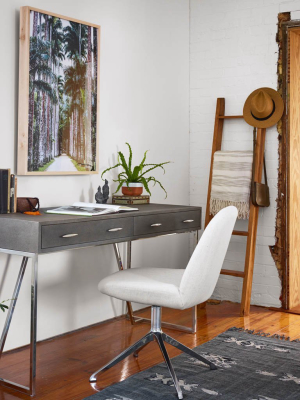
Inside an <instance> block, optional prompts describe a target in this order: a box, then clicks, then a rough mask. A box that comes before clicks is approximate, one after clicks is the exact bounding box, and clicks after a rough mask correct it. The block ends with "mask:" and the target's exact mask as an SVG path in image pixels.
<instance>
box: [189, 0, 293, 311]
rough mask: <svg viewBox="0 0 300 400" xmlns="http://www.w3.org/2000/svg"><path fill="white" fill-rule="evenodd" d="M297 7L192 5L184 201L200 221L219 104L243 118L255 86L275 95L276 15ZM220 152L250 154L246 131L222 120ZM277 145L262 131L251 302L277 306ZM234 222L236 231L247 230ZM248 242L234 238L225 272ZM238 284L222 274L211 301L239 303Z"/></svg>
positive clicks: (266, 1) (231, 1) (236, 1)
mask: <svg viewBox="0 0 300 400" xmlns="http://www.w3.org/2000/svg"><path fill="white" fill-rule="evenodd" d="M298 10H300V1H299V0H298V1H280V0H190V169H191V173H190V188H191V190H190V201H191V204H192V205H200V206H202V207H203V213H204V215H205V208H206V197H207V185H208V175H209V167H210V156H211V145H212V138H213V127H214V117H215V107H216V99H217V97H225V99H226V114H228V115H230V114H242V111H243V105H244V102H245V100H246V98H247V96H248V95H249V94H250V93H251V92H252V91H253V90H255V89H257V88H258V87H262V86H269V87H272V88H274V89H276V88H277V75H276V71H277V51H278V48H277V43H276V40H275V36H276V32H277V16H278V13H279V12H283V11H291V12H292V18H293V15H295V17H298V16H299V12H297V11H298ZM223 137H224V139H223V148H224V149H225V150H226V149H236V150H248V149H252V129H251V127H249V126H248V125H247V124H246V123H245V122H243V121H240V120H237V121H225V125H224V136H223ZM277 149H278V141H277V132H276V128H275V127H274V128H271V129H268V131H267V140H266V163H267V172H268V178H269V186H270V198H271V206H270V207H269V208H267V209H261V210H260V214H259V225H258V237H257V245H256V256H255V267H254V278H253V290H252V297H251V302H252V304H259V305H264V306H276V307H279V306H280V301H279V296H280V291H281V288H280V280H279V278H278V274H277V270H276V267H275V264H274V262H273V259H272V257H271V255H270V251H269V248H268V246H269V245H273V244H274V243H275V238H274V233H275V216H276V196H277V168H278V155H277ZM246 227H247V222H246V221H238V222H237V228H238V229H246ZM245 243H246V239H245V238H241V237H233V238H232V240H231V243H230V246H229V250H228V253H227V256H226V259H225V263H224V268H226V269H236V270H243V268H244V257H245ZM241 290H242V281H241V279H239V278H234V277H228V276H224V275H221V277H220V278H219V281H218V284H217V287H216V289H215V292H214V294H213V298H216V299H222V300H231V301H237V302H239V301H240V299H241Z"/></svg>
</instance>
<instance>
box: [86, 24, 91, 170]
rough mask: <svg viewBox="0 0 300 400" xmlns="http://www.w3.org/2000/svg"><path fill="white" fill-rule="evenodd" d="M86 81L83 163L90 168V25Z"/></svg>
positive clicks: (89, 30)
mask: <svg viewBox="0 0 300 400" xmlns="http://www.w3.org/2000/svg"><path fill="white" fill-rule="evenodd" d="M87 50H88V51H87V70H86V71H87V73H86V75H87V82H86V86H87V87H86V91H87V94H86V103H85V104H86V105H85V108H86V118H85V158H86V159H85V164H86V165H87V168H88V169H89V170H90V169H92V166H93V165H92V35H91V27H90V26H88V49H87Z"/></svg>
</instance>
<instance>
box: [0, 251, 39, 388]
mask: <svg viewBox="0 0 300 400" xmlns="http://www.w3.org/2000/svg"><path fill="white" fill-rule="evenodd" d="M27 262H28V257H23V259H22V263H21V267H20V271H19V275H18V278H17V282H16V285H15V289H14V292H13V295H12V300H11V303H10V307H9V310H8V313H7V317H6V321H5V325H4V328H3V332H2V335H1V339H0V358H1V356H2V354H3V349H4V345H5V341H6V338H7V334H8V331H9V327H10V324H11V320H12V317H13V313H14V310H15V306H16V303H17V300H18V296H19V292H20V288H21V285H22V281H23V277H24V274H25V270H26V266H27ZM37 270H38V256H37V254H35V255H34V256H33V257H32V276H31V330H30V384H29V387H27V386H23V385H20V384H18V383H15V382H11V381H8V380H7V379H3V378H0V385H2V386H6V387H9V388H11V389H15V390H18V391H19V392H21V393H25V394H29V395H31V396H34V394H35V375H36V326H37V325H36V322H37V321H36V315H37Z"/></svg>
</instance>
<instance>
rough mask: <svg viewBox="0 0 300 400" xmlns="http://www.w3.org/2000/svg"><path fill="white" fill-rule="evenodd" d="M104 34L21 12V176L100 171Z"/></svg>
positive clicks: (43, 13) (28, 9) (26, 10)
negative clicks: (102, 49)
mask: <svg viewBox="0 0 300 400" xmlns="http://www.w3.org/2000/svg"><path fill="white" fill-rule="evenodd" d="M100 30H101V28H100V26H99V25H95V24H92V23H88V22H84V21H80V20H78V19H75V18H70V17H66V16H62V15H59V14H55V13H52V12H49V11H44V10H40V9H38V8H34V7H30V6H26V7H21V8H20V49H19V109H18V116H19V120H18V163H17V174H18V175H86V174H97V173H98V172H99V159H98V157H99V150H98V148H99V142H98V141H99V78H100V68H99V65H100Z"/></svg>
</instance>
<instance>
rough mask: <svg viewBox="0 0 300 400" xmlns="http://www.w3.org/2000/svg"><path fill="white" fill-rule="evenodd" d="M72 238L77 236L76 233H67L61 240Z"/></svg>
mask: <svg viewBox="0 0 300 400" xmlns="http://www.w3.org/2000/svg"><path fill="white" fill-rule="evenodd" d="M74 236H78V233H68V234H67V235H62V237H63V238H70V237H74Z"/></svg>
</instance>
